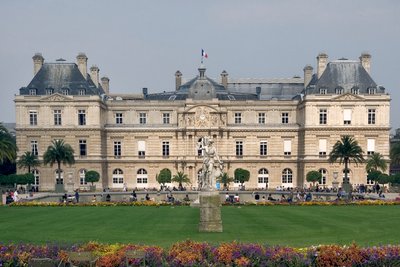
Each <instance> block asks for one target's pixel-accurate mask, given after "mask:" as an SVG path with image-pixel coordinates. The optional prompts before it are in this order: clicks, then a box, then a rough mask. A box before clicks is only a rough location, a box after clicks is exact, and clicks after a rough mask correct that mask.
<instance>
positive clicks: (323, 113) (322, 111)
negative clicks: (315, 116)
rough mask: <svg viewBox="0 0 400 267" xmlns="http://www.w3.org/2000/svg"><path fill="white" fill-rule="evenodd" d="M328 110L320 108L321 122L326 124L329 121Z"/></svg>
mask: <svg viewBox="0 0 400 267" xmlns="http://www.w3.org/2000/svg"><path fill="white" fill-rule="evenodd" d="M327 116H328V114H327V110H326V109H320V110H319V124H326V121H327Z"/></svg>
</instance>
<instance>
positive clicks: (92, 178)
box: [85, 171, 100, 186]
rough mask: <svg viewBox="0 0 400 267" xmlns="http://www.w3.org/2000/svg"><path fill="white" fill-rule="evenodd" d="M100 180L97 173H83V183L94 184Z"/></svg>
mask: <svg viewBox="0 0 400 267" xmlns="http://www.w3.org/2000/svg"><path fill="white" fill-rule="evenodd" d="M99 180H100V174H99V173H98V172H97V171H87V172H86V173H85V181H86V182H89V183H92V186H93V183H96V182H98V181H99Z"/></svg>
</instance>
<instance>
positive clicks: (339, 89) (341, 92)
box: [335, 87, 344, 95]
mask: <svg viewBox="0 0 400 267" xmlns="http://www.w3.org/2000/svg"><path fill="white" fill-rule="evenodd" d="M343 91H344V90H343V88H342V87H338V88H336V89H335V93H336V94H337V95H341V94H343Z"/></svg>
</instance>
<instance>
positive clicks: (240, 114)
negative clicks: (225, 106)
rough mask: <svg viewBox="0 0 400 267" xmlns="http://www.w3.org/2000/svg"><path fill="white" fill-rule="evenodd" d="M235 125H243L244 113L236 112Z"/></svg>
mask: <svg viewBox="0 0 400 267" xmlns="http://www.w3.org/2000/svg"><path fill="white" fill-rule="evenodd" d="M235 123H236V124H240V123H242V113H240V112H235Z"/></svg>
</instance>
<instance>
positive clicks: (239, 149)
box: [236, 141, 243, 157]
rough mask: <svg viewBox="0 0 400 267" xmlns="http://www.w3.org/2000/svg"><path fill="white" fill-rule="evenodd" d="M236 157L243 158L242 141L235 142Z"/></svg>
mask: <svg viewBox="0 0 400 267" xmlns="http://www.w3.org/2000/svg"><path fill="white" fill-rule="evenodd" d="M236 156H239V157H241V156H243V141H236Z"/></svg>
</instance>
